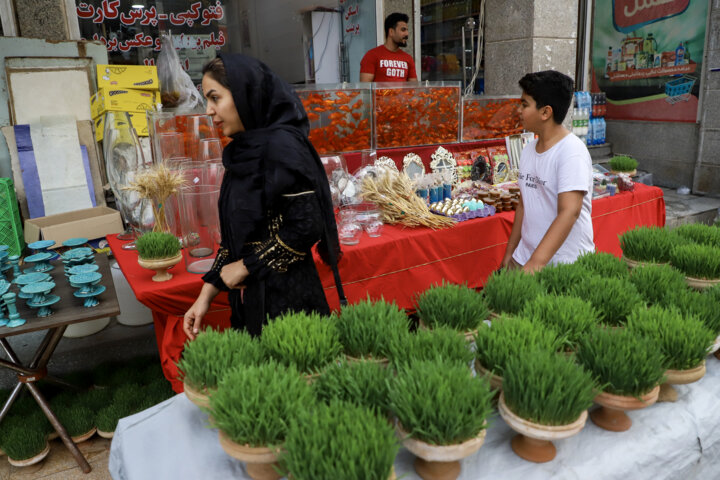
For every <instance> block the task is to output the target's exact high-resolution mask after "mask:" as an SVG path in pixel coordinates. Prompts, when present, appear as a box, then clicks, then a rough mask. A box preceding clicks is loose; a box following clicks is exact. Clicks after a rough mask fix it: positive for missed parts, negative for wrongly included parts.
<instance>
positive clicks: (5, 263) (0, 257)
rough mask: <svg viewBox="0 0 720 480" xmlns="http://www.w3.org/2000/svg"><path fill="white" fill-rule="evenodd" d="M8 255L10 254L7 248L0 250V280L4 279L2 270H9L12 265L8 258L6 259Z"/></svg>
mask: <svg viewBox="0 0 720 480" xmlns="http://www.w3.org/2000/svg"><path fill="white" fill-rule="evenodd" d="M1 246H3V247H5V246H7V245H1ZM9 256H10V254H9V253H8V251H7V249H5V250H0V280H4V279H5V275H4V272H5V271H7V270H10V269H11V268H12V265H11V264H10V262H9V259H8V257H9Z"/></svg>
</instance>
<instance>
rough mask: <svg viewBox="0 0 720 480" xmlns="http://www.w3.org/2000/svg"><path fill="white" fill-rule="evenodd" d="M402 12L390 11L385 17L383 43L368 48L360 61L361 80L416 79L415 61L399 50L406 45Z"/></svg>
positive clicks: (405, 19)
mask: <svg viewBox="0 0 720 480" xmlns="http://www.w3.org/2000/svg"><path fill="white" fill-rule="evenodd" d="M409 20H410V18H409V17H408V16H407V15H405V14H404V13H391V14H390V15H388V16H387V18H386V19H385V44H383V45H380V46H379V47H375V48H373V49H372V50H369V51H368V52H367V53H366V54H365V56H364V57H363V59H362V60H361V61H360V81H361V82H406V81H408V80H417V73H416V72H415V62H413V59H412V57H411V56H410V55H408V54H407V53H405V52H403V51H402V50H400V47H407V39H408V36H409V35H410V33H409V32H408V21H409Z"/></svg>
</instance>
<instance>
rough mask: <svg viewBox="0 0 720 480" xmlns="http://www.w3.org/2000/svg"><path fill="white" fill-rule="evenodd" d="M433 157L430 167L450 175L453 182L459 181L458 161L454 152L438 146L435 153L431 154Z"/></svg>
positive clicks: (437, 171)
mask: <svg viewBox="0 0 720 480" xmlns="http://www.w3.org/2000/svg"><path fill="white" fill-rule="evenodd" d="M431 158H432V161H431V162H430V168H432V171H433V172H435V173H440V174H443V175H449V176H450V178H451V179H452V183H457V181H458V174H457V162H456V161H455V157H453V154H452V153H450V152H448V151H447V150H446V149H445V148H444V147H438V149H437V150H435V153H433V154H432V155H431Z"/></svg>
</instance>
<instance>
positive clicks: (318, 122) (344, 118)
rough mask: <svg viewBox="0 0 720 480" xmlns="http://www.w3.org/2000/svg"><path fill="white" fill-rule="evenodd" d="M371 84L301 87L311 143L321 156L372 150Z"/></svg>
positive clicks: (299, 94)
mask: <svg viewBox="0 0 720 480" xmlns="http://www.w3.org/2000/svg"><path fill="white" fill-rule="evenodd" d="M371 87H372V85H371V84H370V83H338V84H335V83H332V84H317V85H300V86H297V87H296V89H295V92H296V93H297V94H298V97H300V100H301V101H302V104H303V107H305V111H306V112H307V116H308V120H310V134H309V138H310V142H311V143H312V144H313V146H314V147H315V150H317V151H318V153H319V154H320V155H325V154H330V153H332V154H335V153H343V152H356V151H359V150H368V149H370V148H371V142H372V138H373V135H372V128H373V124H372V94H371Z"/></svg>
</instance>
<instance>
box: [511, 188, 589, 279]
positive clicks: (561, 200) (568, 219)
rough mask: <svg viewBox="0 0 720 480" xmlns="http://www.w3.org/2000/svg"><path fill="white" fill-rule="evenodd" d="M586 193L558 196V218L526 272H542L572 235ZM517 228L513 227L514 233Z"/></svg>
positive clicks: (530, 260)
mask: <svg viewBox="0 0 720 480" xmlns="http://www.w3.org/2000/svg"><path fill="white" fill-rule="evenodd" d="M584 197H585V192H583V191H579V190H574V191H571V192H563V193H561V194H559V195H558V208H557V210H558V211H557V217H555V220H553V222H552V223H551V224H550V228H548V230H547V232H545V236H544V237H543V238H542V240H540V244H539V245H538V246H537V248H536V249H535V251H534V252H533V254H532V255H531V256H530V259H529V260H528V261H527V263H526V264H525V265H524V266H523V270H525V271H526V272H536V271H538V270H541V269H542V268H543V267H544V266H545V265H547V263H548V262H549V261H550V260H551V259H552V257H553V256H554V255H555V252H557V251H558V249H559V248H560V247H561V246H562V244H563V242H565V239H566V238H567V236H568V235H569V234H570V230H572V227H573V225H575V221H576V220H577V219H578V217H579V216H580V212H581V210H582V204H583V198H584ZM514 230H515V226H514V225H513V231H514Z"/></svg>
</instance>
